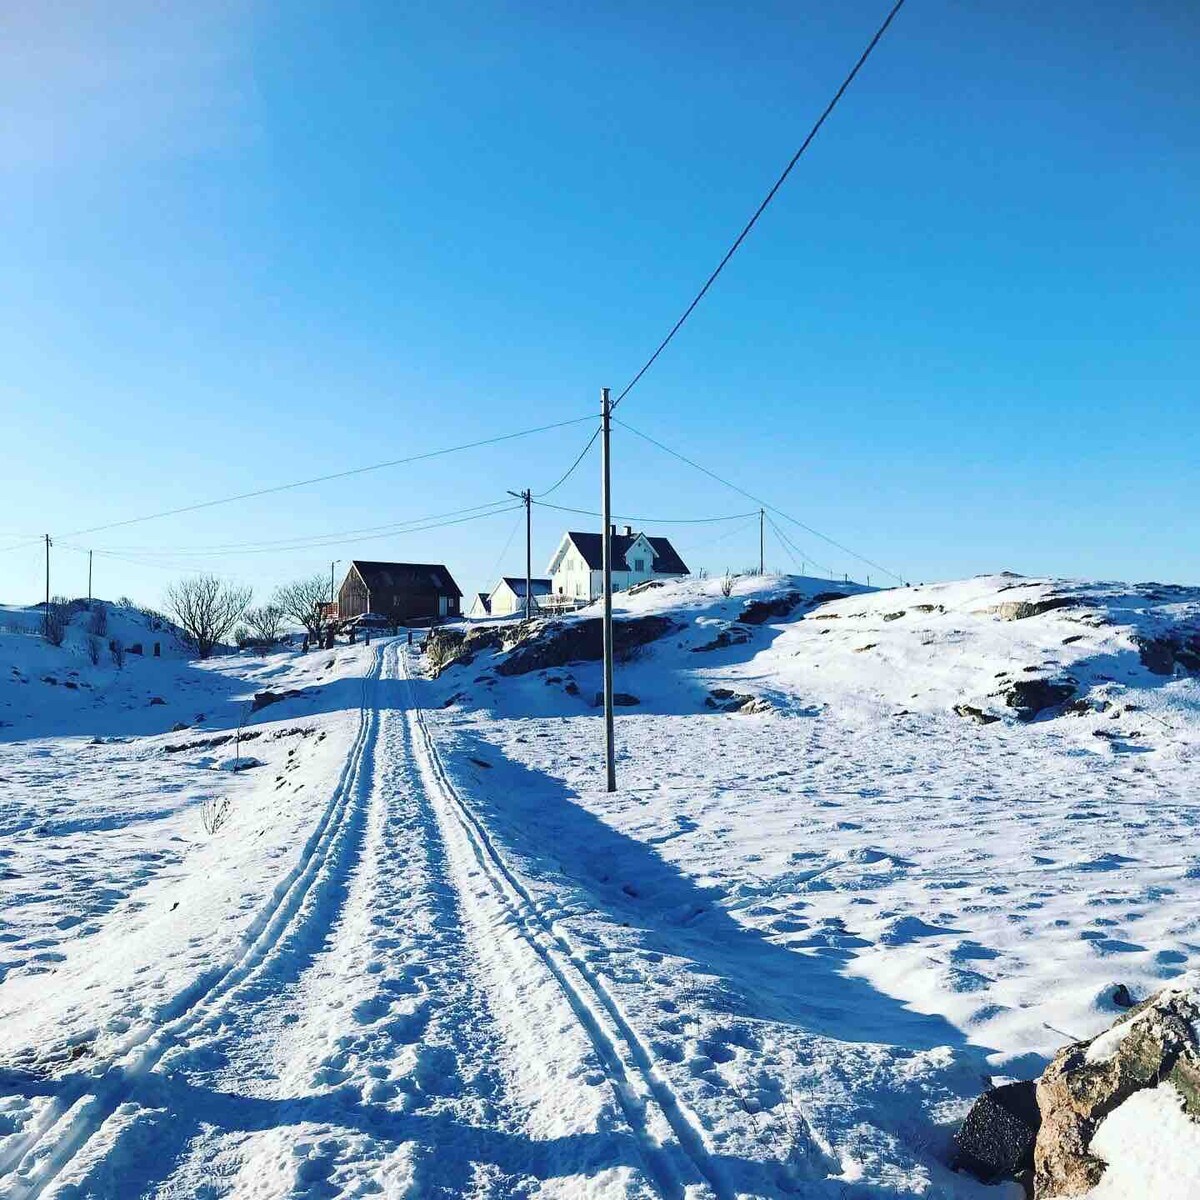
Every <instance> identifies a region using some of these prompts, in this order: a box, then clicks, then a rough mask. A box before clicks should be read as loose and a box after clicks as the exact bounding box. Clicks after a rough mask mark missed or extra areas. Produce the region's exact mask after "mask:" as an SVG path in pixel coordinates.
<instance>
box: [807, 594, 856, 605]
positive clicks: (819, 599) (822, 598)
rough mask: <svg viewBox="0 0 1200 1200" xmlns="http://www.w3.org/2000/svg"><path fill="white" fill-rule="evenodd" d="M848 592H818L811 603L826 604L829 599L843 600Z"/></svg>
mask: <svg viewBox="0 0 1200 1200" xmlns="http://www.w3.org/2000/svg"><path fill="white" fill-rule="evenodd" d="M849 595H850V593H849V592H818V593H817V594H816V595H815V596H814V597H813V598H812V602H813V604H828V603H829V602H830V601H831V600H845V599H846V598H847V597H848V596H849Z"/></svg>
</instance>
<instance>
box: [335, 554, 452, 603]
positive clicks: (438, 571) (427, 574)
mask: <svg viewBox="0 0 1200 1200" xmlns="http://www.w3.org/2000/svg"><path fill="white" fill-rule="evenodd" d="M350 565H351V566H352V567H353V568H354V569H355V570H356V571H357V572H358V573H359V575H360V576H362V581H363V583H365V584H366V585H367V587H369V588H370V589H371V591H373V592H375V591H394V592H402V591H411V590H418V591H426V592H428V591H432V592H440V593H442V594H444V595H447V596H461V595H462V589H461V588H460V587H459V586H458V584H457V583H455V582H454V577H453V576H452V575H451V574H450V572H449V571H447V570H446V568H445V567H444V566H442V564H441V563H400V562H372V561H367V560H366V559H361V558H356V559H354V560H353V561H352V562H351V564H350Z"/></svg>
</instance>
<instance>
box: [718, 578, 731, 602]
mask: <svg viewBox="0 0 1200 1200" xmlns="http://www.w3.org/2000/svg"><path fill="white" fill-rule="evenodd" d="M732 594H733V576H732V575H730V573H729V572H728V571H726V572H725V578H724V579H722V580H721V595H722V596H724V597H725V599H726V600H728V599H729V597H730V596H731V595H732Z"/></svg>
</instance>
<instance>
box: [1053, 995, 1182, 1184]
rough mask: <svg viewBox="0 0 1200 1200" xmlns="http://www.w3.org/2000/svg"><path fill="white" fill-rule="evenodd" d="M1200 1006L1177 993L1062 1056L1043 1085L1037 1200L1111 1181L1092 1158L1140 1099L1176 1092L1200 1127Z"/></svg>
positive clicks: (1156, 998) (1136, 1010) (1153, 999)
mask: <svg viewBox="0 0 1200 1200" xmlns="http://www.w3.org/2000/svg"><path fill="white" fill-rule="evenodd" d="M1197 1018H1200V998H1198V997H1197V995H1196V993H1195V992H1194V991H1193V990H1192V989H1191V988H1190V987H1188V986H1186V985H1185V986H1178V985H1176V986H1171V987H1166V988H1164V989H1163V990H1162V991H1160V992H1158V993H1156V994H1155V995H1154V996H1151V997H1150V999H1148V1000H1146V1001H1144V1002H1143V1003H1141V1004H1138V1005H1135V1006H1134V1007H1133V1008H1132V1009H1130V1011H1129V1012H1128V1013H1125V1014H1123V1015H1122V1016H1121V1017H1119V1018H1118V1019H1117V1021H1116V1023H1115V1024H1114V1025H1113V1026H1112V1028H1111V1029H1109V1030H1107V1031H1106V1032H1105V1033H1102V1034H1100V1035H1099V1037H1095V1038H1092V1039H1091V1040H1090V1041H1087V1042H1076V1043H1074V1044H1072V1045H1070V1046H1067V1047H1066V1048H1064V1049H1063V1050H1060V1051H1059V1052H1058V1054H1057V1055H1056V1056H1055V1058H1054V1061H1053V1062H1052V1063H1051V1064H1050V1066H1048V1067H1047V1068H1046V1070H1045V1072H1044V1073H1043V1075H1042V1077H1041V1079H1040V1080H1038V1084H1037V1102H1038V1108H1039V1110H1040V1112H1041V1118H1042V1123H1041V1127H1040V1129H1039V1130H1038V1135H1037V1142H1036V1145H1035V1148H1034V1196H1035V1197H1036V1198H1037V1200H1048V1198H1049V1197H1069V1196H1081V1195H1083V1194H1084V1193H1086V1192H1088V1191H1090V1190H1091V1189H1092V1188H1093V1187H1095V1186H1096V1184H1097V1183H1098V1182H1099V1181H1100V1178H1101V1176H1102V1175H1103V1174H1104V1167H1105V1164H1104V1161H1103V1160H1102V1159H1100V1158H1098V1157H1096V1156H1095V1155H1093V1154H1091V1153H1090V1150H1089V1148H1090V1146H1091V1141H1092V1136H1093V1135H1094V1134H1095V1132H1096V1129H1097V1127H1098V1126H1099V1125H1100V1122H1101V1121H1103V1120H1104V1118H1105V1117H1106V1116H1108V1114H1109V1113H1111V1112H1112V1111H1113V1110H1114V1109H1116V1108H1118V1107H1119V1106H1120V1105H1121V1104H1123V1103H1124V1102H1125V1101H1126V1100H1127V1099H1128V1098H1129V1097H1130V1096H1132V1095H1133V1094H1134V1092H1137V1091H1140V1090H1141V1089H1143V1088H1153V1087H1157V1086H1158V1085H1159V1084H1160V1083H1162V1082H1166V1083H1170V1084H1172V1085H1173V1086H1174V1087H1175V1089H1176V1090H1177V1091H1178V1092H1179V1093H1180V1095H1181V1097H1182V1099H1183V1108H1184V1111H1185V1112H1186V1113H1187V1114H1188V1115H1189V1116H1191V1117H1192V1118H1193V1119H1200V1045H1198V1043H1197V1032H1196V1026H1195V1024H1194V1023H1195V1022H1196V1020H1197Z"/></svg>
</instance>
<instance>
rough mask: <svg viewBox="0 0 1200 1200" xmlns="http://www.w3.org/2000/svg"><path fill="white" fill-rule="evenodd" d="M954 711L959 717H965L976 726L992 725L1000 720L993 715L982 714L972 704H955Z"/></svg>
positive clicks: (980, 710) (981, 710)
mask: <svg viewBox="0 0 1200 1200" xmlns="http://www.w3.org/2000/svg"><path fill="white" fill-rule="evenodd" d="M954 711H955V712H956V713H957V714H958V715H959V716H960V717H966V718H968V719H969V720H971V721H974V722H975V723H976V724H977V725H994V724H995V723H996V722H997V721H998V720H1000V718H999V717H998V716H996V714H995V713H989V712H984V711H983V709H982V708H976V707H975V705H973V704H956V705H955V706H954Z"/></svg>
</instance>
